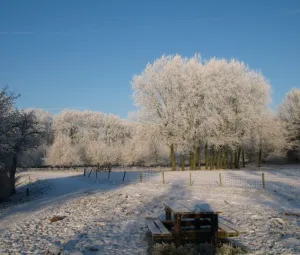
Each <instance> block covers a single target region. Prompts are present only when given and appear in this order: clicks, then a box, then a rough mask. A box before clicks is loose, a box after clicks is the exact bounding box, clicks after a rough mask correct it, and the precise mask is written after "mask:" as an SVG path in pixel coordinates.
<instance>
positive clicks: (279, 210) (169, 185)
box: [0, 166, 300, 254]
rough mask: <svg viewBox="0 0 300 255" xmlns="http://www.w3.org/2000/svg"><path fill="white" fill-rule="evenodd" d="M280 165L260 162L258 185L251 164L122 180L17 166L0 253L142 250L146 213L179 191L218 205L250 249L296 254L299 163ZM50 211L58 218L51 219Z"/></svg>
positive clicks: (4, 211) (3, 212)
mask: <svg viewBox="0 0 300 255" xmlns="http://www.w3.org/2000/svg"><path fill="white" fill-rule="evenodd" d="M281 168H283V169H279V168H278V167H276V168H273V167H269V168H268V169H265V171H264V173H265V183H266V189H265V190H263V189H262V177H261V172H258V171H228V170H226V171H191V179H190V172H189V171H186V172H165V173H164V181H165V184H164V185H163V184H162V180H163V178H162V173H160V172H157V173H147V172H143V174H142V179H141V174H140V173H139V172H127V173H126V174H125V178H124V181H122V179H123V177H124V173H123V172H112V173H111V174H110V176H109V179H108V173H107V172H105V173H98V175H97V179H96V176H95V173H92V174H91V176H90V177H88V176H83V175H82V173H81V172H69V171H56V172H47V171H34V172H24V173H21V174H20V175H19V181H18V183H19V189H18V192H19V195H18V196H16V197H15V198H13V199H12V201H11V202H7V203H5V204H2V205H0V254H45V252H46V251H48V250H49V249H51V247H56V248H61V249H64V251H65V254H68V252H70V253H71V252H75V251H80V252H82V254H147V250H148V249H149V238H148V237H147V226H146V224H145V221H144V219H145V217H147V216H161V217H163V216H164V213H163V209H164V208H163V203H162V202H163V201H168V200H183V199H187V200H206V201H207V202H208V203H209V204H211V205H213V206H215V207H218V208H220V209H221V210H222V211H223V216H224V217H226V218H228V219H230V220H231V221H233V222H234V223H236V224H237V225H239V226H240V227H241V228H243V229H245V230H246V231H247V233H246V234H243V235H241V236H240V237H238V238H236V239H235V241H236V242H237V243H240V244H242V245H243V246H245V247H247V248H248V249H249V250H251V254H300V217H297V214H300V183H299V180H300V168H299V167H297V166H295V167H289V168H287V167H281ZM219 173H221V178H222V186H223V187H220V179H219V178H220V176H219ZM87 174H88V173H87ZM29 176H30V178H29ZM141 181H142V182H141ZM190 184H191V185H190ZM27 187H28V188H29V191H30V196H29V197H26V196H25V194H26V192H25V191H26V188H27ZM286 212H293V213H294V214H295V215H294V216H287V215H286V214H285V213H286ZM54 215H60V216H65V218H64V219H63V220H61V221H57V222H53V223H51V222H50V218H51V217H53V216H54Z"/></svg>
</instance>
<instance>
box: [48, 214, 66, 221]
mask: <svg viewBox="0 0 300 255" xmlns="http://www.w3.org/2000/svg"><path fill="white" fill-rule="evenodd" d="M64 218H66V216H59V215H54V216H53V217H52V218H50V222H51V223H53V222H56V221H59V220H63V219H64Z"/></svg>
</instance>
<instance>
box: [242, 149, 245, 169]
mask: <svg viewBox="0 0 300 255" xmlns="http://www.w3.org/2000/svg"><path fill="white" fill-rule="evenodd" d="M242 161H243V167H245V166H246V165H245V152H244V150H242Z"/></svg>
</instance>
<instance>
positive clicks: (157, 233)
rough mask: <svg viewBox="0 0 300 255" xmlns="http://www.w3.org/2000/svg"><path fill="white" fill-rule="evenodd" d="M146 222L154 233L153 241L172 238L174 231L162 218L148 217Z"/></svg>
mask: <svg viewBox="0 0 300 255" xmlns="http://www.w3.org/2000/svg"><path fill="white" fill-rule="evenodd" d="M146 223H147V225H148V228H149V230H150V232H151V234H152V241H158V240H172V239H173V235H172V233H171V232H170V231H169V230H168V229H167V228H166V227H165V226H164V224H163V223H162V222H161V220H160V219H157V218H146Z"/></svg>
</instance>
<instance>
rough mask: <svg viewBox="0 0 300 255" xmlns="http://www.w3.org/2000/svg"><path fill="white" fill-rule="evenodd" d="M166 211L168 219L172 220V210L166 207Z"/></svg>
mask: <svg viewBox="0 0 300 255" xmlns="http://www.w3.org/2000/svg"><path fill="white" fill-rule="evenodd" d="M165 212H166V220H171V211H170V210H169V209H167V208H165Z"/></svg>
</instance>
